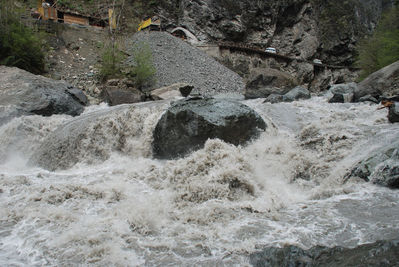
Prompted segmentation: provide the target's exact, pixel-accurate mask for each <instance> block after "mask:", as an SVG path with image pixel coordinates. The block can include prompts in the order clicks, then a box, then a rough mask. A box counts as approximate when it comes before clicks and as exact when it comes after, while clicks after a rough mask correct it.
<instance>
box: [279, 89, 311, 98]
mask: <svg viewBox="0 0 399 267" xmlns="http://www.w3.org/2000/svg"><path fill="white" fill-rule="evenodd" d="M310 97H311V96H310V92H309V90H308V89H306V88H303V87H301V86H297V87H295V88H294V89H292V90H290V91H289V92H288V93H286V94H285V95H284V96H283V101H284V102H292V101H295V100H300V99H309V98H310Z"/></svg>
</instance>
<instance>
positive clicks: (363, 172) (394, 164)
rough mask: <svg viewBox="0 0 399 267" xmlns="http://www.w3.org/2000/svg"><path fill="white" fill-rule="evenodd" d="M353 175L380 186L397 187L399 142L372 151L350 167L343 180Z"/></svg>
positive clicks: (398, 179) (398, 184)
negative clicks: (365, 157)
mask: <svg viewBox="0 0 399 267" xmlns="http://www.w3.org/2000/svg"><path fill="white" fill-rule="evenodd" d="M353 177H358V178H361V179H363V180H365V181H367V182H369V181H370V182H372V183H374V184H379V185H382V186H387V187H391V188H399V142H393V143H391V144H389V145H386V146H384V147H380V148H378V149H376V150H374V151H372V152H371V153H370V156H369V157H368V158H367V159H365V160H363V161H361V162H359V163H357V164H356V165H355V166H354V167H353V168H352V170H351V171H350V172H349V173H348V174H347V175H346V176H345V180H348V179H350V178H353Z"/></svg>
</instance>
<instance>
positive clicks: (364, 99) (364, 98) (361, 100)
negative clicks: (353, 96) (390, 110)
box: [358, 95, 379, 104]
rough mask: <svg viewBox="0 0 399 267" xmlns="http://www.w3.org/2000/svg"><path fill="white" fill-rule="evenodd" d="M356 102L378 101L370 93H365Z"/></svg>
mask: <svg viewBox="0 0 399 267" xmlns="http://www.w3.org/2000/svg"><path fill="white" fill-rule="evenodd" d="M358 102H372V103H376V104H378V103H379V101H378V100H377V98H375V97H373V96H372V95H365V96H362V97H361V98H359V100H358Z"/></svg>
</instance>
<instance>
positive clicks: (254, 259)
mask: <svg viewBox="0 0 399 267" xmlns="http://www.w3.org/2000/svg"><path fill="white" fill-rule="evenodd" d="M398 262H399V240H397V239H396V240H383V241H376V242H374V243H370V244H363V245H359V246H357V247H354V248H345V247H324V246H316V247H312V248H310V249H308V250H305V249H302V248H300V247H297V246H293V245H287V246H284V247H282V248H276V247H269V248H264V249H263V250H262V251H260V252H256V253H253V254H251V255H250V263H251V264H252V265H253V266H255V267H263V266H308V267H311V266H326V267H336V266H341V267H343V266H397V263H398Z"/></svg>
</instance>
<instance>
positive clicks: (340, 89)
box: [328, 82, 357, 103]
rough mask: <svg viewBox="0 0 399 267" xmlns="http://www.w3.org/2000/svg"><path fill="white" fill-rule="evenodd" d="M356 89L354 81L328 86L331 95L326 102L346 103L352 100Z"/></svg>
mask: <svg viewBox="0 0 399 267" xmlns="http://www.w3.org/2000/svg"><path fill="white" fill-rule="evenodd" d="M356 89H357V84H356V83H353V82H352V83H341V84H334V85H331V86H330V89H329V91H330V93H331V94H332V97H331V98H330V99H329V100H328V103H348V102H353V96H354V93H355V90H356Z"/></svg>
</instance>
